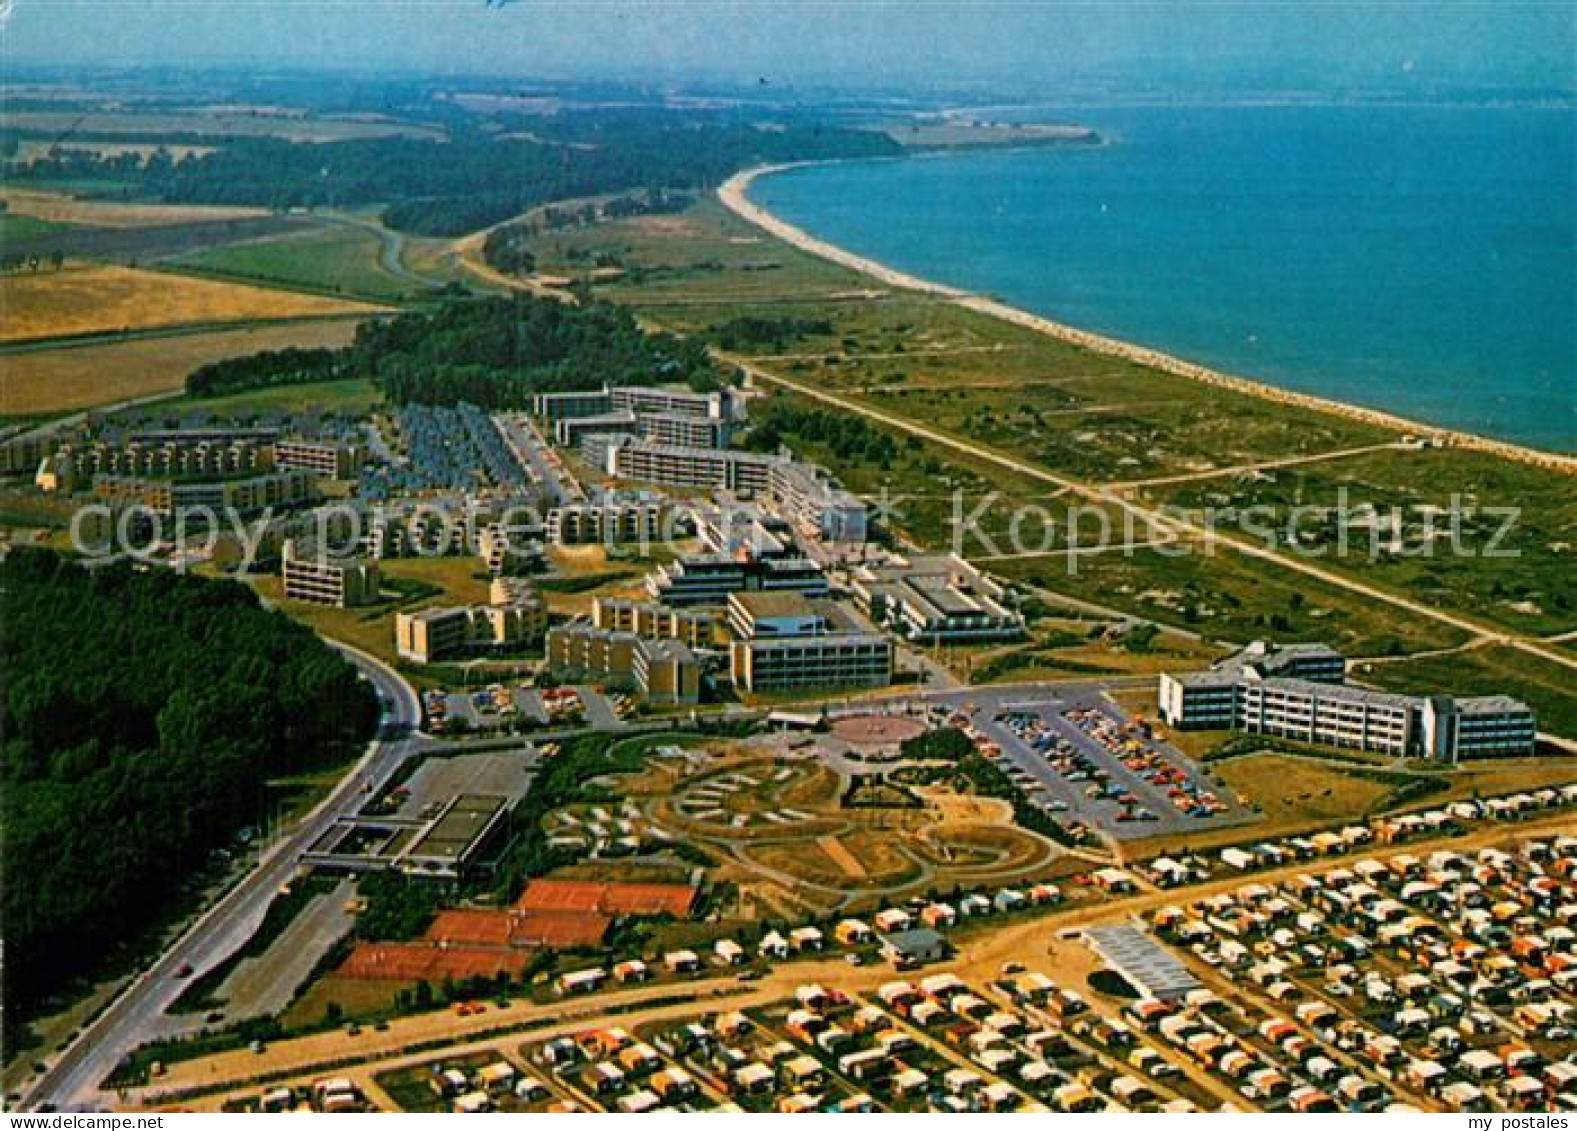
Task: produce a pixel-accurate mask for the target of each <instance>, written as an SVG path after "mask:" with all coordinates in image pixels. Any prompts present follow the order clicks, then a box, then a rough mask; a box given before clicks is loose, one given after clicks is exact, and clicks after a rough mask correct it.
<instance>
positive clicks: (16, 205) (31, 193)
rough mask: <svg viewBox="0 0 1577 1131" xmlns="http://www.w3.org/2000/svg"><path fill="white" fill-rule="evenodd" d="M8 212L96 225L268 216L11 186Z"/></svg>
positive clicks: (3, 194) (0, 196) (2, 194)
mask: <svg viewBox="0 0 1577 1131" xmlns="http://www.w3.org/2000/svg"><path fill="white" fill-rule="evenodd" d="M0 200H3V201H5V205H6V211H7V212H8V213H9V214H10V215H13V216H18V217H20V216H30V217H32V218H33V219H35V220H43V221H47V222H49V223H54V224H80V225H82V226H84V227H93V228H149V227H157V226H160V225H163V224H190V223H195V222H200V221H205V220H240V219H244V218H248V217H257V216H267V215H268V214H269V213H268V210H267V209H265V208H239V207H229V206H224V205H212V204H125V203H121V202H118V201H109V200H78V199H76V198H75V197H73V196H71V195H69V194H67V193H61V192H41V191H39V190H36V189H21V188H13V187H10V186H7V187H6V188H5V189H4V190H3V191H0Z"/></svg>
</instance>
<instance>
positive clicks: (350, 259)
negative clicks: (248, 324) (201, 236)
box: [168, 225, 419, 301]
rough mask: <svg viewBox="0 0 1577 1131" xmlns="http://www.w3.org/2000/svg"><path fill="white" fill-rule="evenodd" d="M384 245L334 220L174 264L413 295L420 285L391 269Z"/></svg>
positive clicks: (330, 289)
mask: <svg viewBox="0 0 1577 1131" xmlns="http://www.w3.org/2000/svg"><path fill="white" fill-rule="evenodd" d="M381 247H382V245H381V244H380V242H379V240H378V237H377V236H376V235H375V234H374V233H372V232H371V231H368V230H367V229H365V228H359V227H351V226H348V225H347V226H334V227H326V228H319V229H314V230H310V231H306V232H301V233H292V234H290V235H286V236H278V237H275V238H271V239H262V240H249V241H246V242H243V243H234V244H227V245H225V246H223V247H216V248H210V249H207V250H204V251H198V252H193V253H191V254H188V255H183V256H181V257H179V258H177V259H174V260H171V261H170V263H169V264H168V266H171V267H175V268H179V269H184V270H188V271H192V272H197V273H201V274H205V275H217V276H220V277H223V278H226V279H239V280H244V281H246V282H250V283H259V284H263V285H268V284H273V285H277V286H285V287H299V288H303V289H306V290H311V291H317V292H326V293H329V294H336V295H345V296H347V297H361V298H371V299H379V300H383V301H388V300H391V299H393V300H397V299H401V298H410V297H413V294H414V292H415V291H417V290H419V288H418V287H416V286H415V285H413V284H412V283H411V282H410V281H409V280H408V279H402V278H400V277H399V276H398V275H395V274H394V273H392V272H390V271H388V270H387V269H385V267H384V266H383V264H382V263H381V262H380V260H379V255H380V251H381Z"/></svg>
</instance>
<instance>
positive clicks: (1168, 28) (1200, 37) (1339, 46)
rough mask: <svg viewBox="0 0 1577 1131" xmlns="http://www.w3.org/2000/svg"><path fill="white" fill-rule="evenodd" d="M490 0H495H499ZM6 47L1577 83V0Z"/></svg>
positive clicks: (95, 36) (115, 13) (788, 9)
mask: <svg viewBox="0 0 1577 1131" xmlns="http://www.w3.org/2000/svg"><path fill="white" fill-rule="evenodd" d="M498 2H499V0H493V3H494V4H497V3H498ZM0 12H4V13H5V14H4V15H3V17H0V18H3V19H4V24H3V30H0V63H3V64H4V65H6V66H23V65H36V64H54V65H65V66H68V67H69V66H81V67H100V66H116V67H121V66H137V67H141V66H184V67H191V68H206V67H223V66H237V65H239V66H246V67H283V66H289V67H291V68H292V69H298V68H299V69H312V70H317V69H333V70H365V69H377V70H382V71H397V72H398V71H409V72H424V73H433V72H438V73H454V74H481V75H509V76H517V77H519V78H522V79H525V78H532V77H539V78H543V79H574V78H583V79H602V78H616V79H631V78H636V79H646V80H651V81H658V82H686V81H688V82H695V81H707V80H721V81H745V82H756V81H758V80H760V79H766V80H768V82H769V83H772V84H775V85H779V86H789V87H792V86H795V85H804V86H843V87H850V88H865V89H870V88H877V87H915V88H927V87H947V86H971V85H974V86H992V87H998V88H1002V89H1014V90H1017V91H1020V92H1028V91H1034V90H1036V89H1044V90H1045V92H1046V93H1047V94H1048V95H1051V94H1055V93H1056V92H1058V91H1059V90H1061V89H1064V88H1066V87H1068V86H1069V85H1078V84H1080V83H1086V84H1088V83H1091V82H1094V83H1096V84H1101V83H1110V84H1115V85H1117V86H1123V85H1128V86H1134V87H1143V86H1146V85H1159V86H1162V87H1166V86H1172V85H1177V84H1182V85H1185V86H1186V85H1188V84H1190V83H1192V84H1195V85H1199V86H1219V85H1227V86H1233V85H1235V86H1243V87H1255V88H1260V89H1264V88H1278V87H1283V86H1296V87H1299V88H1302V89H1311V88H1313V89H1322V88H1327V87H1333V88H1339V87H1351V86H1386V87H1393V86H1401V87H1417V86H1422V87H1431V86H1435V87H1438V86H1464V85H1471V86H1514V87H1556V88H1560V89H1562V90H1571V89H1572V88H1573V87H1574V86H1577V62H1574V60H1577V34H1574V28H1577V3H1573V2H1572V0H1556V2H1544V0H1537V2H1518V0H1498V2H1489V3H1483V2H1479V0H1393V2H1386V3H1381V2H1375V0H1212V2H1196V0H1168V2H1164V3H1162V2H1150V0H1101V2H1083V0H1078V2H1062V0H1045V2H1037V0H841V2H833V0H775V2H773V0H750V2H742V0H508V2H507V3H505V5H504V6H503V7H502V8H499V7H495V6H491V5H489V4H488V3H486V2H485V0H0Z"/></svg>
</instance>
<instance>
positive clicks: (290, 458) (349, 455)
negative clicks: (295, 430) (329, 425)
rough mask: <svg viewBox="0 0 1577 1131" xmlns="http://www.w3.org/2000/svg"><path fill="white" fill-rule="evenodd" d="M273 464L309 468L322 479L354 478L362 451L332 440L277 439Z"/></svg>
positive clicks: (307, 469)
mask: <svg viewBox="0 0 1577 1131" xmlns="http://www.w3.org/2000/svg"><path fill="white" fill-rule="evenodd" d="M274 466H276V467H293V468H299V469H300V470H302V471H310V472H311V473H312V474H313V475H316V476H318V477H319V478H321V479H354V478H355V477H356V472H357V471H358V470H360V468H361V451H360V449H359V448H356V447H355V446H354V445H351V444H341V443H338V442H336V441H333V440H304V439H299V438H297V439H289V440H278V441H276V442H275V443H274Z"/></svg>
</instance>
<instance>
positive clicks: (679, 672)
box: [547, 621, 701, 705]
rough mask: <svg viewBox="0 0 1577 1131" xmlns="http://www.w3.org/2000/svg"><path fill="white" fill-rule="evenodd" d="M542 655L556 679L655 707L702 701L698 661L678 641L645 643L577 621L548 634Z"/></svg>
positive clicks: (635, 637)
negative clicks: (617, 691) (594, 685)
mask: <svg viewBox="0 0 1577 1131" xmlns="http://www.w3.org/2000/svg"><path fill="white" fill-rule="evenodd" d="M547 653H548V667H549V670H550V671H552V673H553V675H554V676H555V677H556V678H559V679H563V680H577V679H594V680H601V681H606V682H607V683H609V684H613V685H616V686H621V687H625V688H629V689H633V690H635V691H638V692H640V694H641V696H642V697H643V698H645V699H646V700H647V701H648V702H651V703H658V704H667V705H673V704H692V703H697V702H699V701H700V698H701V665H700V662H699V661H698V660H697V659H696V657H695V654H694V653H693V652H691V651H690V649H689V647H687V646H686V645H685V644H684V643H683V642H682V641H679V640H671V639H661V640H648V639H643V638H641V637H639V636H636V635H635V634H634V633H633V632H615V631H609V630H607V629H602V628H597V627H596V626H595V625H591V624H587V623H585V622H584V621H576V622H572V623H570V624H563V625H558V626H556V627H554V628H552V629H550V630H549V631H548V635H547Z"/></svg>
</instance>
